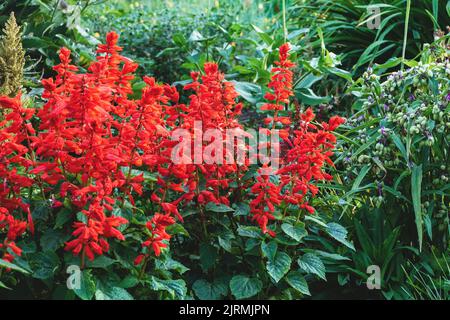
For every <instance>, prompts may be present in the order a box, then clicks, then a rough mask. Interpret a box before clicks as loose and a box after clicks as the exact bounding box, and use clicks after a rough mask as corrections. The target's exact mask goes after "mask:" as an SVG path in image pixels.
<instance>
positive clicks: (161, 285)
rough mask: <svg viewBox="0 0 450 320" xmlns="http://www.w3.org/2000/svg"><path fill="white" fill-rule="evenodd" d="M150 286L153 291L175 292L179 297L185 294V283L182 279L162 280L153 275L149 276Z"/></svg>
mask: <svg viewBox="0 0 450 320" xmlns="http://www.w3.org/2000/svg"><path fill="white" fill-rule="evenodd" d="M149 283H150V288H151V289H152V290H155V291H161V290H163V291H167V292H169V293H171V294H175V295H176V296H177V297H178V298H179V299H183V298H184V296H185V295H186V291H187V289H186V283H185V282H184V280H181V279H179V280H162V279H159V278H156V277H154V276H152V277H151V279H150V281H149Z"/></svg>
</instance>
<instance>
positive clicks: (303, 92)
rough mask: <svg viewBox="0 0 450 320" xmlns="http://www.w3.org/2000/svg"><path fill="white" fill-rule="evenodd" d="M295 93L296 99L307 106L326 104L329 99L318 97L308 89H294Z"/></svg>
mask: <svg viewBox="0 0 450 320" xmlns="http://www.w3.org/2000/svg"><path fill="white" fill-rule="evenodd" d="M295 92H296V96H297V98H298V99H299V100H300V101H301V102H302V103H304V104H305V105H308V106H315V105H318V104H322V103H327V102H328V101H330V99H331V98H330V97H320V96H318V95H316V94H315V93H314V92H313V91H312V90H311V89H309V88H300V89H296V90H295Z"/></svg>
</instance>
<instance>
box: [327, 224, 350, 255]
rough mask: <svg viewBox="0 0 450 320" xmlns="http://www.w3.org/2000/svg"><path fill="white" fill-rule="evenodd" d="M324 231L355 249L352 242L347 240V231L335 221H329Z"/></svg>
mask: <svg viewBox="0 0 450 320" xmlns="http://www.w3.org/2000/svg"><path fill="white" fill-rule="evenodd" d="M326 231H327V233H328V234H329V235H330V236H331V237H333V238H334V239H336V240H337V241H339V242H340V243H342V244H343V245H345V246H347V247H348V248H350V249H352V250H355V247H354V246H353V243H351V242H349V241H347V233H348V232H347V230H346V229H345V228H344V227H343V226H341V225H340V224H338V223H336V222H330V223H328V224H327V229H326Z"/></svg>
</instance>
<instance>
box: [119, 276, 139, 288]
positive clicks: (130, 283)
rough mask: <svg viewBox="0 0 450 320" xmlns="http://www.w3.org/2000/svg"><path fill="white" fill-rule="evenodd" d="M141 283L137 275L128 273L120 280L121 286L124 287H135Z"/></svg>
mask: <svg viewBox="0 0 450 320" xmlns="http://www.w3.org/2000/svg"><path fill="white" fill-rule="evenodd" d="M138 283H139V279H138V278H136V277H135V276H132V275H128V276H126V277H125V278H124V279H123V280H122V281H120V283H119V286H120V287H122V288H125V289H127V288H133V287H135V286H136V285H137V284H138Z"/></svg>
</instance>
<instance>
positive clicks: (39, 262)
mask: <svg viewBox="0 0 450 320" xmlns="http://www.w3.org/2000/svg"><path fill="white" fill-rule="evenodd" d="M29 263H30V267H31V269H32V270H33V277H34V278H37V279H42V280H45V279H49V278H52V277H53V276H54V274H55V272H56V270H57V269H58V267H59V258H58V256H57V255H56V253H54V252H52V251H46V252H38V253H33V254H31V255H30V260H29Z"/></svg>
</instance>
